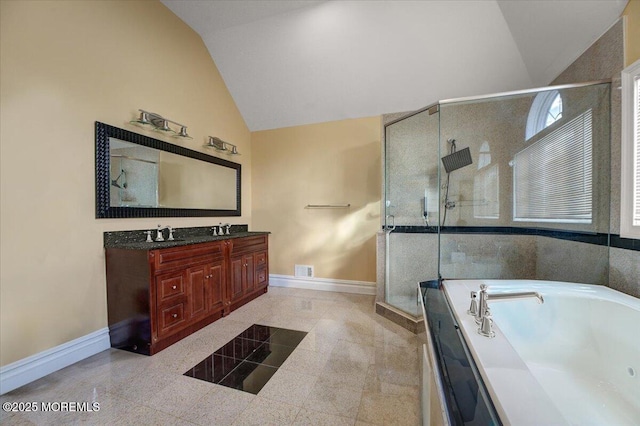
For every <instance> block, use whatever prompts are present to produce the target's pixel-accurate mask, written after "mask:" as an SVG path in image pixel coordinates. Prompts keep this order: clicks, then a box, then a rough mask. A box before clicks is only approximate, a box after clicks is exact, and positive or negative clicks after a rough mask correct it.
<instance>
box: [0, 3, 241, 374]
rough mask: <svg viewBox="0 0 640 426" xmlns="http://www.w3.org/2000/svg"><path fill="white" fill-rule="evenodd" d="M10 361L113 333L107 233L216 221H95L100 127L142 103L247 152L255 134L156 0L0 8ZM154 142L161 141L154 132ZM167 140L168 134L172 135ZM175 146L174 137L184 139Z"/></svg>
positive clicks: (4, 353)
mask: <svg viewBox="0 0 640 426" xmlns="http://www.w3.org/2000/svg"><path fill="white" fill-rule="evenodd" d="M0 5H1V6H0V7H1V9H0V15H1V21H0V31H1V33H0V34H1V36H0V40H1V41H0V42H1V45H0V54H1V56H0V66H1V69H0V79H1V80H0V93H1V104H0V111H1V116H0V120H1V123H2V125H1V127H0V137H1V146H0V148H1V151H0V161H1V163H0V173H1V176H0V185H1V186H0V188H1V191H0V204H1V212H0V224H1V230H0V233H1V236H2V238H1V245H0V253H1V257H0V259H1V261H0V364H1V365H6V364H8V363H11V362H14V361H16V360H19V359H22V358H24V357H27V356H29V355H33V354H35V353H38V352H41V351H43V350H46V349H48V348H51V347H55V346H57V345H60V344H62V343H65V342H68V341H70V340H72V339H75V338H78V337H81V336H84V335H86V334H88V333H91V332H93V331H96V330H98V329H101V328H103V327H105V326H106V325H107V314H106V292H105V266H104V252H103V245H102V244H103V243H102V233H103V232H104V231H112V230H126V229H151V228H154V227H155V226H156V225H157V224H158V223H163V224H170V225H172V226H174V227H184V226H205V225H210V224H211V225H213V224H216V223H218V222H219V221H220V219H219V218H209V219H207V218H184V219H179V218H170V219H166V218H163V219H145V220H139V219H126V220H105V219H100V220H96V219H94V217H95V189H94V185H95V183H94V182H95V179H94V158H95V154H94V121H96V120H97V121H102V122H105V123H108V124H111V125H114V126H117V127H123V128H127V129H129V130H133V131H137V132H144V131H143V130H141V129H138V128H136V127H131V126H130V125H129V124H128V123H127V121H128V120H130V119H132V118H133V117H134V115H135V113H136V110H137V109H138V108H144V109H148V110H151V111H155V112H158V113H160V114H163V115H165V116H167V117H168V118H171V119H174V120H176V121H179V122H183V123H185V124H186V125H188V126H189V133H190V134H191V135H192V136H193V137H194V139H193V140H191V141H187V142H178V143H179V144H182V145H184V146H187V147H189V148H192V149H198V150H201V149H202V148H200V147H201V146H202V145H203V144H204V142H205V137H206V136H207V135H212V136H218V137H220V138H221V139H223V140H228V141H230V142H232V143H234V144H236V145H238V150H239V151H240V152H241V153H242V154H243V155H242V156H240V157H234V158H233V160H235V161H238V162H241V163H242V165H243V176H242V181H243V199H242V207H243V216H242V217H236V218H225V219H223V221H225V222H226V221H231V222H233V223H249V224H251V197H250V192H251V191H250V182H251V175H250V170H251V155H250V138H251V137H250V133H249V131H248V129H247V127H246V125H245V123H244V121H243V119H242V117H241V116H240V114H239V112H238V110H237V108H236V106H235V104H234V102H233V100H232V98H231V96H230V95H229V92H228V91H227V89H226V87H225V85H224V83H223V81H222V79H221V77H220V75H219V73H218V71H217V69H216V67H215V65H214V63H213V61H212V60H211V57H210V55H209V53H208V51H207V49H206V47H205V46H204V44H203V42H202V40H201V39H200V37H199V36H198V35H197V34H196V33H195V32H194V31H193V30H191V29H190V28H189V27H188V26H187V25H185V24H184V23H183V22H182V21H181V20H180V19H179V18H177V17H176V16H175V15H174V14H173V13H171V12H170V11H169V10H168V9H167V8H166V7H165V6H163V5H162V4H161V3H160V2H156V1H100V2H98V1H89V2H79V1H70V2H67V1H44V2H38V1H2V2H0ZM147 134H149V135H151V136H153V137H156V138H158V137H159V136H158V135H159V134H158V133H147ZM166 140H167V141H171V139H166ZM174 142H175V140H174Z"/></svg>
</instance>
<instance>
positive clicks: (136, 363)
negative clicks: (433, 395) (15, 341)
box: [0, 287, 420, 426]
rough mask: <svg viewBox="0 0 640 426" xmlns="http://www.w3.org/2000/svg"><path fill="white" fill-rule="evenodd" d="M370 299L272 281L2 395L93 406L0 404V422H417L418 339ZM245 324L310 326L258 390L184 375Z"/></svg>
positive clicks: (4, 398)
mask: <svg viewBox="0 0 640 426" xmlns="http://www.w3.org/2000/svg"><path fill="white" fill-rule="evenodd" d="M373 305H374V298H373V296H363V295H354V294H345V293H332V292H321V291H313V290H301V289H291V288H279V287H271V288H270V289H269V292H268V293H267V294H265V295H263V296H261V297H259V298H258V299H256V300H254V301H252V302H250V303H249V304H247V305H245V306H243V307H242V308H240V309H238V310H237V311H234V312H232V313H231V314H230V315H229V316H227V317H225V318H222V319H220V320H218V321H216V322H215V323H213V324H211V325H209V326H207V327H205V328H203V329H202V330H200V331H198V332H196V333H194V334H192V335H191V336H189V337H187V338H186V339H183V340H181V341H180V342H178V343H176V344H174V345H172V346H170V347H169V348H167V349H165V350H164V351H161V352H160V353H158V354H156V355H154V356H152V357H147V356H144V355H137V354H133V353H129V352H125V351H121V350H116V349H110V350H107V351H104V352H101V353H99V354H97V355H94V356H92V357H90V358H87V359H85V360H83V361H81V362H78V363H76V364H74V365H71V366H69V367H67V368H65V369H62V370H60V371H57V372H55V373H53V374H50V375H49V376H46V377H44V378H42V379H40V380H37V381H35V382H33V383H30V384H28V385H26V386H23V387H21V388H19V389H16V390H14V391H12V392H9V393H7V394H5V395H3V396H1V397H0V402H2V403H4V402H38V403H41V402H63V401H64V402H89V403H92V402H97V403H99V411H93V412H64V413H63V412H46V413H45V412H41V411H38V412H25V413H7V412H4V411H0V423H2V424H3V425H31V424H35V425H67V424H99V425H106V424H109V425H134V424H135V425H146V424H149V425H151V424H153V425H193V424H196V425H207V426H208V425H278V426H280V425H314V426H315V425H332V426H334V425H370V424H371V425H412V426H413V425H418V424H420V402H419V401H420V398H419V377H420V372H419V366H418V365H419V364H418V360H419V358H418V346H419V338H418V337H416V336H415V335H414V334H412V333H410V332H408V331H406V330H405V329H403V328H401V327H399V326H397V325H396V324H393V323H392V322H390V321H388V320H386V319H384V318H382V317H381V316H378V315H376V314H375V312H374V306H373ZM252 324H264V325H269V326H273V327H280V328H287V329H292V330H301V331H306V332H308V334H307V335H306V337H305V338H304V339H303V340H302V341H301V342H300V343H299V345H298V346H297V347H296V348H295V350H294V351H293V352H292V353H291V354H290V355H289V356H288V358H286V360H285V361H284V363H282V365H281V366H280V367H279V368H278V370H277V372H276V373H275V374H274V375H273V376H272V377H271V379H270V380H269V381H268V382H267V383H266V385H265V386H264V387H263V388H262V389H261V390H260V391H259V392H258V394H257V395H253V394H251V393H247V392H243V391H240V390H236V389H232V388H229V387H225V386H220V385H216V384H213V383H209V382H206V381H202V380H197V379H194V378H192V377H187V376H184V375H183V374H184V373H185V372H186V371H187V370H189V369H190V368H192V367H193V366H194V365H196V364H197V363H199V362H200V361H202V360H203V359H204V358H205V357H207V356H209V355H210V354H211V353H213V352H214V351H216V350H218V349H220V348H221V347H222V346H223V345H224V344H226V343H227V342H229V341H230V340H231V339H233V338H234V337H235V336H237V335H238V334H239V333H241V332H243V331H244V330H245V329H247V327H249V326H251V325H252Z"/></svg>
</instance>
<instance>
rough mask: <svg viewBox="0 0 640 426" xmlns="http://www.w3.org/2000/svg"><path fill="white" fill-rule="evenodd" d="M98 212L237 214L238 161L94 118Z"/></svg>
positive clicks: (111, 214) (121, 214)
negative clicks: (218, 156) (141, 133)
mask: <svg viewBox="0 0 640 426" xmlns="http://www.w3.org/2000/svg"><path fill="white" fill-rule="evenodd" d="M95 130H96V218H143V217H194V216H204V217H207V216H209V217H216V216H240V215H241V191H240V182H241V181H240V179H241V174H242V173H241V172H242V166H241V165H240V164H238V163H234V162H232V161H228V160H224V159H221V158H217V157H213V156H211V155H207V154H205V153H202V152H199V151H194V150H191V149H188V148H184V147H181V146H178V145H173V144H171V143H168V142H164V141H161V140H158V139H154V138H151V137H148V136H144V135H140V134H138V133H134V132H131V131H129V130H124V129H120V128H118V127H114V126H110V125H108V124H104V123H101V122H98V121H96V127H95Z"/></svg>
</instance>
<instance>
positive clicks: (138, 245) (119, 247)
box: [105, 232, 269, 355]
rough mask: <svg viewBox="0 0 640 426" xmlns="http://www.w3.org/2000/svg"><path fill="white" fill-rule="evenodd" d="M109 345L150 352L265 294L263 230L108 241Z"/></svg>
mask: <svg viewBox="0 0 640 426" xmlns="http://www.w3.org/2000/svg"><path fill="white" fill-rule="evenodd" d="M106 241H107V239H106V237H105V250H106V268H107V307H108V316H109V334H110V339H111V346H112V347H115V348H119V349H124V350H129V351H132V352H137V353H141V354H146V355H153V354H155V353H157V352H159V351H161V350H162V349H165V348H166V347H167V346H169V345H172V344H173V343H175V342H177V341H179V340H181V339H183V338H185V337H186V336H188V335H189V334H191V333H193V332H195V331H197V330H199V329H200V328H202V327H204V326H206V325H208V324H210V323H212V322H214V321H215V320H217V319H219V318H221V317H223V316H225V315H228V314H229V313H231V312H232V311H233V310H235V309H237V308H239V307H240V306H242V305H244V304H246V303H248V302H249V301H251V300H253V299H255V298H256V297H258V296H260V295H261V294H264V293H266V292H267V289H268V285H269V261H268V233H267V232H239V233H232V234H231V235H221V236H193V237H189V238H185V239H181V240H176V241H164V242H150V243H146V242H111V243H109V244H107V243H106Z"/></svg>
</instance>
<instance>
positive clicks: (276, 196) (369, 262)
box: [251, 117, 381, 282]
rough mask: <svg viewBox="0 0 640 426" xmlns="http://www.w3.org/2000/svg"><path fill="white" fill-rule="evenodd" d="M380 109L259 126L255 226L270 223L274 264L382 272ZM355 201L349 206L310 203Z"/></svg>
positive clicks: (350, 273) (370, 277)
mask: <svg viewBox="0 0 640 426" xmlns="http://www.w3.org/2000/svg"><path fill="white" fill-rule="evenodd" d="M380 125H381V123H380V117H371V118H362V119H354V120H342V121H334V122H328V123H321V124H312V125H306V126H297V127H289V128H283V129H275V130H267V131H261V132H254V133H252V135H251V151H252V155H253V165H252V167H253V170H252V173H253V188H252V191H253V194H252V196H253V198H252V202H253V217H252V219H253V226H254V228H255V229H257V230H265V231H271V233H272V234H271V237H270V254H269V262H270V272H271V273H273V274H282V275H293V274H294V264H303V265H314V266H315V276H316V277H320V278H334V279H344V280H356V281H369V282H374V281H375V279H376V240H375V236H376V232H377V230H378V228H379V226H380V217H379V212H380V179H381V164H380ZM342 203H350V204H351V207H350V208H349V209H305V206H306V205H308V204H342Z"/></svg>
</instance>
